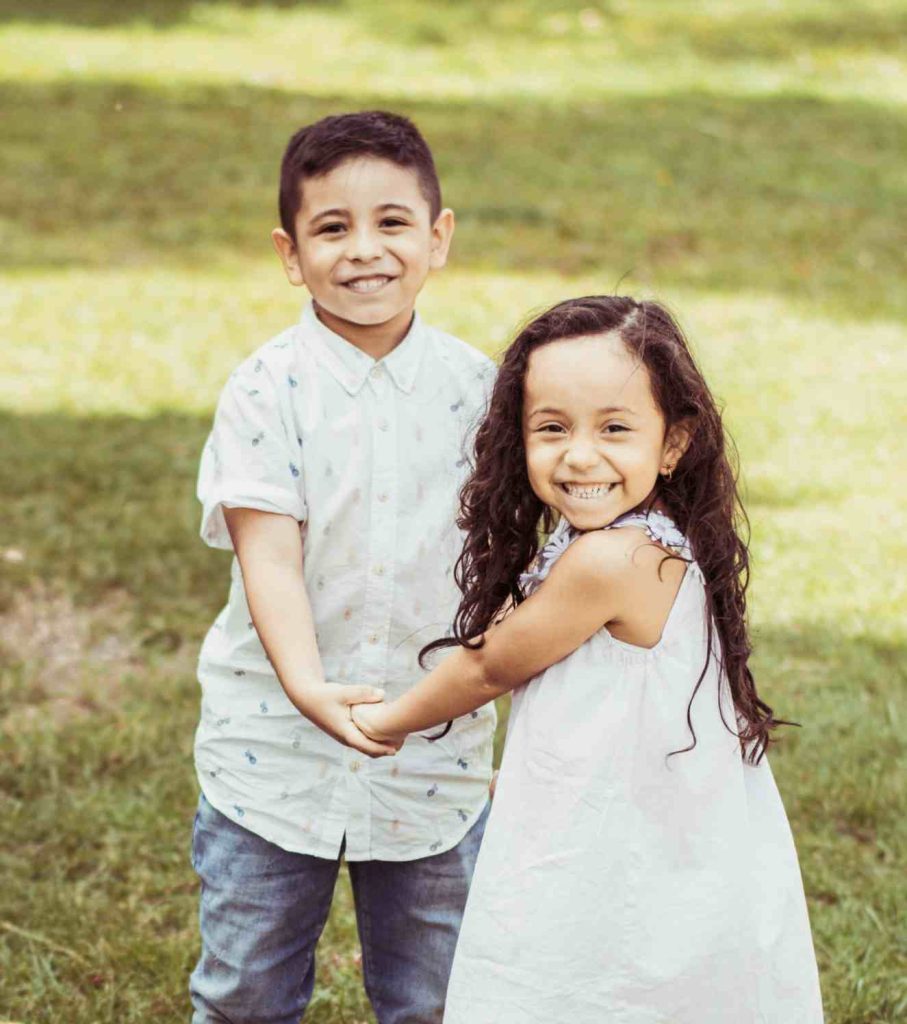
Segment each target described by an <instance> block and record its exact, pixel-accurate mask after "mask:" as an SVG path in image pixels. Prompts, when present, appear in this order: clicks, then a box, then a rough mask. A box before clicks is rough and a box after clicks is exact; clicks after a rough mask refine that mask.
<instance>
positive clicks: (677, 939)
mask: <svg viewBox="0 0 907 1024" xmlns="http://www.w3.org/2000/svg"><path fill="white" fill-rule="evenodd" d="M617 526H637V527H642V528H643V529H645V530H646V532H647V533H648V535H649V536H650V537H652V538H653V539H654V540H657V541H659V542H660V543H662V544H665V545H666V546H670V547H672V548H673V549H675V550H679V552H680V553H684V554H685V555H686V557H689V550H688V548H687V546H686V542H685V540H684V538H683V536H682V535H681V534H680V533H679V531H678V530H677V529H676V527H675V526H674V524H673V523H672V522H671V521H670V520H669V519H667V518H666V517H665V516H663V515H661V514H659V513H649V514H648V515H640V514H629V515H627V516H623V517H621V518H620V519H618V520H616V521H615V522H614V523H613V524H611V527H609V528H613V527H617ZM578 536H581V534H579V533H578V532H576V531H574V530H573V529H572V528H571V527H570V526H569V524H567V522H566V520H562V521H561V524H560V525H559V527H558V528H557V530H555V532H554V533H553V534H552V537H551V539H550V541H549V542H548V544H547V545H546V546H545V548H544V549H543V551H542V553H541V555H540V556H539V559H538V561H537V567H536V569H535V571H533V572H530V573H527V574H525V575H524V577H523V580H522V582H523V586H524V591H531V590H532V589H534V588H535V587H536V586H538V585H539V584H540V583H541V582H542V580H543V579H544V578H545V576H546V575H547V573H548V571H549V569H550V568H551V566H552V565H553V564H554V562H555V561H556V559H557V558H558V557H559V555H560V554H562V553H563V551H564V550H565V549H566V548H567V547H568V546H569V544H570V543H572V541H573V540H575V539H576V538H577V537H578ZM705 656H706V617H705V593H704V589H703V582H702V574H701V572H700V570H699V568H698V567H697V565H696V564H695V562H694V563H692V564H691V565H690V566H689V567H688V568H687V570H686V574H685V576H684V579H683V582H682V584H681V586H680V590H679V591H678V594H677V598H676V600H675V603H674V606H673V608H672V610H671V613H670V615H669V617H668V620H667V623H666V625H665V628H664V633H663V635H662V638H661V640H660V641H659V643H658V644H657V645H656V646H655V647H654V648H652V649H651V650H646V649H643V648H640V647H634V646H632V645H630V644H627V643H623V642H621V641H619V640H617V639H615V638H614V637H612V636H611V635H610V634H609V633H608V631H607V630H606V629H604V628H603V629H601V630H599V632H598V633H596V634H595V635H594V636H593V637H591V638H590V639H589V640H587V641H586V643H584V644H583V645H582V646H581V647H580V648H578V649H577V650H576V651H574V652H573V653H572V654H570V655H569V656H568V657H566V658H565V659H564V660H563V661H560V662H558V663H557V664H555V665H552V666H551V667H550V668H549V669H547V670H546V671H545V672H543V673H542V674H541V675H539V676H537V677H536V678H534V679H532V680H530V682H528V683H527V684H526V685H525V686H522V687H520V689H519V690H517V691H516V692H515V693H514V700H513V709H512V712H511V718H510V724H509V727H508V735H507V743H506V748H505V752H504V759H503V764H502V766H501V774H500V778H499V781H498V786H497V791H496V794H495V798H494V803H493V806H492V812H491V817H490V819H489V822H488V827H487V830H486V832H485V839H484V841H483V844H482V848H481V852H480V854H479V859H478V863H477V865H476V871H475V876H474V879H473V883H472V888H471V890H470V894H469V901H468V903H467V907H466V912H465V916H464V920H463V927H462V931H461V933H460V939H459V943H458V945H457V951H456V956H455V959H454V965H453V970H452V974H451V980H450V987H449V989H448V996H447V1008H446V1012H445V1016H444V1022H445V1024H821V1022H822V1019H823V1017H822V1004H821V998H820V994H819V980H818V973H817V969H816V959H815V954H814V952H813V945H812V939H811V936H810V930H809V921H808V918H807V912H806V902H805V899H804V895H803V886H802V882H801V880H800V870H799V866H798V863H797V854H796V851H795V849H794V843H793V839H792V837H791V832H790V827H789V825H788V822H787V817H786V815H785V813H784V807H783V805H782V803H781V799H780V797H779V795H778V790H777V788H776V786H775V782H774V779H773V777H772V773H771V770H770V768H769V765H768V761H767V760H766V759H765V758H763V760H762V762H761V763H760V764H759V765H758V766H752V765H749V764H746V763H745V762H744V761H743V759H742V757H741V752H740V745H739V741H738V739H737V737H736V736H735V735H733V734H732V733H731V732H729V731H728V729H727V728H726V727H725V725H724V724H723V722H722V715H723V718H724V721H726V722H728V723H731V724H732V723H733V722H734V721H735V718H734V713H733V708H732V704H731V700H730V695H729V693H728V692H727V687H726V683H724V682H723V680H722V683H721V687H720V688H719V680H720V679H721V677H720V675H719V673H718V670H717V666H716V664H715V660H714V659H712V662H711V663H710V666H709V670H708V673H707V674H706V676H705V678H704V679H703V682H702V685H701V686H700V688H699V692H698V694H697V696H696V698H695V700H694V701H693V706H692V721H693V727H694V729H695V732H696V741H697V742H696V747H695V749H693V750H692V751H690V752H688V753H683V754H677V755H676V756H674V757H671V758H668V757H667V755H668V754H669V753H670V752H671V751H672V750H678V749H680V748H682V747H686V746H687V745H688V744H689V743H690V734H689V732H688V729H687V705H688V703H689V700H690V696H691V694H692V692H693V688H694V686H695V684H696V680H697V679H698V678H699V674H700V672H701V670H702V666H703V664H704V662H705ZM719 689H720V701H721V710H719Z"/></svg>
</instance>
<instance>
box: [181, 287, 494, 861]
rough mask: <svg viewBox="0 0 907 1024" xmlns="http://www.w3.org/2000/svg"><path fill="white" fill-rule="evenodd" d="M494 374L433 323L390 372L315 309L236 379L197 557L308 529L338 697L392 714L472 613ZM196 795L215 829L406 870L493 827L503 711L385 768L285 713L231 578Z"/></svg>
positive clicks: (208, 477)
mask: <svg viewBox="0 0 907 1024" xmlns="http://www.w3.org/2000/svg"><path fill="white" fill-rule="evenodd" d="M493 374H494V366H493V364H492V362H491V361H490V360H489V359H488V358H486V357H485V356H484V355H482V354H481V353H479V352H477V351H476V350H475V349H473V348H471V347H469V346H468V345H466V344H465V343H464V342H462V341H459V340H458V339H456V338H453V337H451V336H450V335H447V334H443V333H442V332H440V331H437V330H434V329H432V328H430V327H427V326H425V325H424V324H422V323H421V321H420V320H419V318H418V316H417V317H416V318H415V319H414V321H413V325H412V327H411V329H410V331H409V333H408V334H407V336H406V337H405V338H404V339H403V341H402V342H401V343H400V344H399V345H398V346H397V347H396V348H395V349H394V350H393V351H392V352H391V353H390V354H389V355H387V356H386V357H385V358H384V359H381V360H379V361H375V360H374V359H372V358H371V357H369V356H368V355H366V354H365V353H364V352H362V351H360V350H359V349H357V348H356V347H355V346H353V345H351V344H350V343H349V342H347V341H345V340H344V339H343V338H341V337H339V336H338V335H336V334H334V333H333V332H332V331H330V330H328V328H327V327H325V326H324V325H323V324H322V323H321V322H320V321H319V320H318V318H317V317H316V316H315V313H314V310H313V308H312V306H311V305H309V306H307V307H306V309H305V310H304V312H303V316H302V320H301V322H300V323H299V324H298V325H297V326H295V327H293V328H291V329H289V330H287V331H285V332H283V333H282V334H280V335H278V336H277V337H276V338H274V339H273V340H272V341H270V342H268V343H267V344H266V345H264V346H263V347H262V348H261V349H259V351H258V352H256V353H255V354H254V355H252V356H251V357H250V358H249V359H247V360H246V361H245V362H244V363H243V364H242V365H241V366H240V367H239V369H238V370H236V371H235V373H233V375H232V376H231V377H230V379H229V381H228V382H227V385H226V387H225V388H224V391H223V393H222V395H221V398H220V402H219V404H218V407H217V413H216V415H215V420H214V427H213V429H212V432H211V435H210V437H209V439H208V443H207V445H206V446H205V450H204V453H203V456H202V463H201V470H200V473H199V482H198V495H199V499H200V501H201V502H202V505H203V507H204V511H203V516H202V527H201V532H202V537H203V538H204V540H205V541H206V542H207V543H208V544H210V545H211V546H213V547H218V548H227V549H230V548H231V547H232V545H231V542H230V536H229V534H228V532H227V528H226V524H225V522H224V517H223V507H224V506H227V507H241V508H255V509H261V510H263V511H266V512H277V513H282V514H284V515H290V516H293V517H294V518H295V519H297V520H298V521H299V523H300V531H301V534H302V538H303V571H304V576H305V583H306V589H307V591H308V594H309V598H310V601H311V605H312V613H313V617H314V621H315V629H316V638H317V641H318V649H319V652H320V654H321V660H322V664H323V666H324V672H325V678H326V679H327V680H328V681H330V682H337V683H350V684H353V683H367V684H371V685H374V686H381V687H384V689H385V690H386V691H387V698H388V699H393V698H394V697H396V696H399V695H400V694H401V693H403V692H404V691H405V690H406V689H408V688H409V687H410V686H411V685H412V684H413V683H414V682H416V681H417V680H418V679H420V678H421V677H422V675H423V672H422V670H421V669H420V668H419V665H418V660H417V658H418V652H419V650H420V648H421V647H422V646H423V645H424V644H425V643H427V642H428V641H429V640H432V639H434V638H436V637H438V636H442V635H445V634H446V633H447V630H448V628H449V626H450V624H451V622H452V619H453V615H454V612H455V610H456V606H457V600H458V597H459V593H458V591H457V588H456V585H455V583H454V580H453V566H454V563H455V562H456V559H457V557H458V556H459V553H460V548H461V543H462V535H461V533H460V531H459V530H458V529H457V528H456V525H455V522H454V518H455V515H456V512H457V501H458V491H459V488H460V486H461V484H462V482H463V479H464V477H465V474H466V472H467V470H468V463H467V451H468V444H469V440H470V439H471V438H470V435H471V431H472V429H473V428H474V427H475V425H476V424H477V422H478V420H479V419H480V418H481V415H482V412H483V411H484V406H485V401H486V398H487V394H488V390H489V388H490V384H491V382H492V379H493ZM198 675H199V681H200V682H201V686H202V711H201V722H200V724H199V727H198V732H197V735H196V743H195V761H196V767H197V771H198V776H199V781H200V784H201V787H202V790H203V791H204V793H205V796H206V798H207V799H208V801H209V802H210V803H211V804H213V806H215V807H216V808H217V809H218V810H220V811H221V812H222V813H224V814H226V815H227V816H228V817H230V818H232V819H233V820H234V821H237V822H239V823H241V824H242V825H243V826H244V827H245V828H248V829H250V830H251V831H253V832H255V833H257V834H258V835H260V836H263V837H264V838H265V839H268V840H269V841H271V842H274V843H276V844H277V845H279V846H281V847H283V848H284V849H287V850H294V851H298V852H300V853H307V854H311V855H314V856H317V857H331V858H333V857H336V856H337V855H338V853H339V851H340V848H341V844H342V842H343V840H344V837H345V839H346V847H345V854H346V857H347V858H348V859H349V860H371V859H379V860H411V859H414V858H416V857H424V856H427V855H429V854H432V853H441V852H443V851H444V850H447V849H450V848H451V847H453V846H455V845H456V844H457V843H458V842H459V841H460V839H462V837H463V836H464V835H465V834H466V832H467V831H468V829H469V828H470V827H471V825H472V824H473V823H474V822H475V820H476V819H477V817H478V816H479V814H480V813H481V811H482V809H483V807H484V805H485V802H486V797H487V786H488V779H489V776H490V771H491V751H492V737H493V732H494V724H495V713H494V707H493V705H488V706H486V707H484V708H482V709H480V710H479V711H477V712H473V713H472V714H471V715H467V716H465V717H463V718H461V719H458V720H457V721H456V722H455V723H454V726H453V728H452V729H451V731H450V732H449V733H448V734H447V736H446V737H444V738H443V739H441V740H438V741H437V742H434V743H429V742H428V741H427V740H426V739H424V738H423V737H422V736H418V735H416V736H411V737H410V738H409V739H408V740H407V742H406V743H405V744H404V746H403V748H402V749H401V750H400V752H399V753H398V754H397V755H396V756H395V757H388V758H380V759H377V760H371V759H370V758H368V757H366V756H365V755H363V754H360V753H358V752H357V751H355V750H352V749H351V748H348V747H344V746H342V745H341V744H339V743H337V742H336V741H335V740H333V739H331V738H330V737H329V736H327V735H326V734H325V733H323V732H321V731H320V730H319V729H318V728H317V727H316V726H314V725H312V723H311V722H309V721H308V719H306V718H304V717H303V716H302V715H301V714H300V713H299V712H298V711H297V710H296V708H295V707H294V706H293V704H291V703H290V701H289V699H288V698H287V696H286V694H285V693H284V691H283V689H282V687H281V685H280V683H279V681H278V679H277V677H276V675H275V673H274V670H273V668H272V667H271V665H270V663H269V661H268V659H267V656H266V654H265V651H264V648H263V647H262V645H261V642H260V641H259V639H258V634H257V633H256V631H255V628H254V626H253V624H252V619H251V616H250V614H249V608H248V604H247V603H246V596H245V591H244V588H243V583H242V576H241V573H240V569H239V564H238V562H237V560H236V559H235V558H234V560H233V566H232V581H231V587H230V596H229V601H228V603H227V605H226V607H225V608H224V609H223V611H221V613H220V615H218V617H217V619H216V620H215V622H214V624H213V626H212V627H211V629H210V630H209V632H208V635H207V637H206V638H205V641H204V644H203V646H202V650H201V654H200V657H199V669H198Z"/></svg>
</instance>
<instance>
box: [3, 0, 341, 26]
mask: <svg viewBox="0 0 907 1024" xmlns="http://www.w3.org/2000/svg"><path fill="white" fill-rule="evenodd" d="M216 2H217V0H117V2H116V3H111V2H110V0H42V3H40V4H35V3H22V2H21V0H0V22H4V21H18V22H29V23H36V24H55V25H79V26H83V27H85V28H105V27H110V26H114V25H135V24H145V25H155V26H158V27H163V26H166V25H173V24H178V23H180V22H183V21H187V20H189V18H190V16H191V14H192V9H193V8H198V7H199V6H204V5H205V4H210V3H216ZM305 3H306V6H309V7H316V6H317V7H322V6H323V7H337V6H341V5H342V0H305ZM231 6H234V7H245V8H254V7H270V8H278V9H280V8H286V9H289V8H292V7H298V6H299V3H298V0H231Z"/></svg>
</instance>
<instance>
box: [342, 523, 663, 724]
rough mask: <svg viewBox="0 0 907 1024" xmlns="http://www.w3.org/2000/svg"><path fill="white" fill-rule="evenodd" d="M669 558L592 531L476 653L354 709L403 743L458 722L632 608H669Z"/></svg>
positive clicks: (617, 534) (624, 535)
mask: <svg viewBox="0 0 907 1024" xmlns="http://www.w3.org/2000/svg"><path fill="white" fill-rule="evenodd" d="M664 556H665V552H664V551H663V550H662V549H660V548H658V547H656V546H654V545H652V544H650V543H649V542H648V541H646V540H645V538H644V537H642V536H641V534H640V533H639V532H638V531H636V530H630V529H624V530H613V531H595V532H591V533H589V534H587V535H586V536H584V537H582V538H580V539H579V540H578V541H576V542H575V543H574V544H572V545H571V547H570V548H569V549H568V550H567V551H566V552H565V553H564V554H563V555H562V556H561V557H560V559H558V562H557V564H556V565H555V567H554V568H553V569H552V571H551V574H550V576H549V577H548V578H547V579H546V580H545V582H544V584H543V585H542V586H541V587H539V588H538V589H537V590H536V591H535V593H534V594H533V595H532V596H531V597H530V598H528V599H527V600H526V601H524V602H523V603H522V604H521V605H520V606H519V607H518V608H516V609H515V610H514V611H513V612H512V613H511V614H509V615H507V616H506V618H504V619H503V620H502V621H500V622H498V623H497V624H496V625H494V626H492V627H491V628H490V629H489V630H488V631H487V632H486V633H485V643H484V644H483V646H482V647H481V648H479V649H478V650H470V649H468V648H465V647H457V648H455V649H454V651H453V653H452V654H450V655H449V656H448V657H447V658H445V660H444V661H443V662H442V663H441V664H440V665H439V666H438V668H436V669H435V670H434V671H432V672H431V673H430V674H429V675H428V676H426V677H425V678H424V679H423V680H422V681H421V682H419V683H417V684H416V686H414V687H413V688H412V689H411V690H409V691H408V692H407V693H405V694H404V695H403V696H402V697H400V698H399V699H397V700H395V701H393V702H391V703H388V704H383V705H373V706H368V707H365V706H363V707H357V708H355V709H354V711H353V715H354V718H355V720H356V722H357V724H358V725H359V726H360V728H362V729H363V731H364V732H366V733H368V735H370V736H372V737H373V738H383V739H386V740H391V739H396V740H399V739H400V738H402V737H403V736H405V735H406V734H407V733H410V732H419V731H422V730H425V729H429V728H431V727H433V726H436V725H439V724H440V723H442V722H446V721H449V720H450V719H453V718H458V717H459V716H460V715H464V714H467V713H468V712H469V711H472V710H474V709H475V708H477V707H480V706H481V705H483V704H486V703H488V701H491V700H494V699H495V698H496V697H499V696H500V695H501V694H504V693H507V692H508V691H509V690H512V689H513V688H514V687H516V686H519V685H520V684H522V683H525V682H526V681H527V680H528V679H531V678H532V677H533V676H536V675H538V674H539V673H540V672H542V671H544V670H545V669H546V668H548V667H549V666H550V665H553V664H554V663H555V662H557V661H560V660H561V659H562V658H565V657H566V656H567V655H568V654H570V653H571V652H572V651H574V650H576V648H577V647H579V646H580V645H581V644H582V643H584V642H585V641H586V640H588V639H589V637H590V636H592V635H593V634H594V633H596V632H597V631H598V630H599V629H601V627H602V626H603V625H608V624H611V623H622V622H624V621H625V620H627V619H628V618H632V613H631V615H630V616H628V614H627V612H628V609H634V608H639V609H647V608H649V607H651V606H652V605H653V604H656V605H660V606H662V607H664V608H665V609H666V611H665V614H664V617H665V618H666V617H667V610H669V609H670V603H671V601H672V600H673V598H674V596H675V595H676V592H677V588H678V586H679V583H680V579H681V578H682V570H681V571H680V573H679V575H678V573H677V572H676V571H672V572H670V573H663V574H662V573H659V565H660V564H661V562H662V561H663V559H664Z"/></svg>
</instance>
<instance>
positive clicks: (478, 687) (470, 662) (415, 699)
mask: <svg viewBox="0 0 907 1024" xmlns="http://www.w3.org/2000/svg"><path fill="white" fill-rule="evenodd" d="M515 685H517V683H516V681H514V682H512V683H511V682H506V683H505V682H504V681H503V680H495V679H492V678H491V677H490V676H489V674H488V672H487V670H486V666H485V663H484V659H483V657H482V653H481V651H471V650H468V649H467V648H465V647H459V648H457V649H456V650H455V651H454V652H453V653H452V654H451V655H449V656H448V657H447V658H445V659H444V661H443V662H442V663H441V664H440V665H439V666H438V667H437V668H436V669H434V670H433V671H432V672H430V673H429V674H428V675H427V676H426V677H425V678H424V679H422V680H421V681H420V682H418V683H416V685H415V686H414V687H412V689H410V690H408V691H407V692H406V693H405V694H403V696H402V697H399V698H398V699H397V700H395V701H392V702H391V703H389V704H388V705H386V709H385V711H384V718H383V719H382V727H383V728H386V729H387V731H388V732H389V733H392V734H394V735H402V734H403V733H411V732H421V731H423V730H425V729H430V728H432V727H433V726H436V725H441V724H443V723H444V722H448V721H450V720H451V719H454V718H459V717H460V716H461V715H466V714H468V713H469V712H470V711H475V710H476V709H477V708H480V707H482V706H483V705H484V704H487V703H488V702H489V701H492V700H495V699H496V698H497V697H500V696H501V695H502V694H504V693H507V692H508V691H509V690H511V689H512V688H513V686H515Z"/></svg>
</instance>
